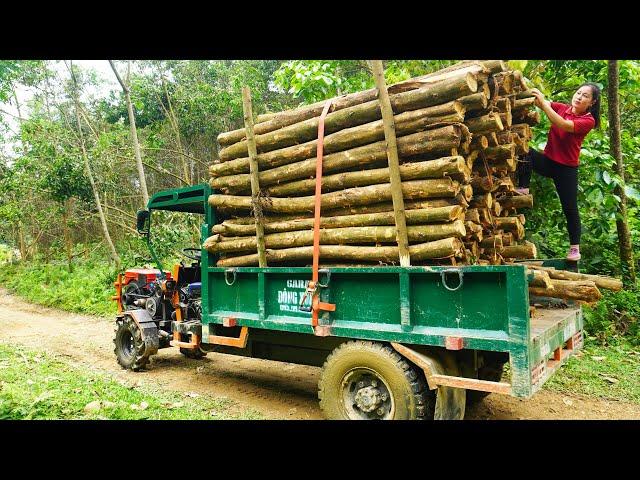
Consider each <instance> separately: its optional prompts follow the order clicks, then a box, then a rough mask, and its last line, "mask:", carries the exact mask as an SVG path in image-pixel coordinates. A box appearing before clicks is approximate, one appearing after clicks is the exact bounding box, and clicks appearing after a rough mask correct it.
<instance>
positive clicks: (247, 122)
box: [242, 87, 267, 267]
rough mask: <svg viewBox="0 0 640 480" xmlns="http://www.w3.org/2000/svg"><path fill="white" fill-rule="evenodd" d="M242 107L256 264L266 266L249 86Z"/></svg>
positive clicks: (243, 95)
mask: <svg viewBox="0 0 640 480" xmlns="http://www.w3.org/2000/svg"><path fill="white" fill-rule="evenodd" d="M242 109H243V111H244V126H245V129H246V130H247V147H248V150H249V169H250V172H251V197H252V203H253V214H254V216H255V220H256V240H257V243H258V265H259V266H260V267H266V266H267V256H266V254H265V249H264V228H263V225H262V222H263V218H262V209H261V208H260V203H259V202H260V200H259V198H258V196H259V193H260V184H259V181H258V162H257V161H256V157H257V156H258V152H257V150H256V141H255V137H254V135H253V109H252V107H251V92H250V91H249V87H242Z"/></svg>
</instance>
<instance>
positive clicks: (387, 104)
mask: <svg viewBox="0 0 640 480" xmlns="http://www.w3.org/2000/svg"><path fill="white" fill-rule="evenodd" d="M371 65H372V71H373V76H374V79H375V82H376V87H377V88H378V100H379V103H380V111H381V113H382V122H383V125H384V139H385V142H386V143H387V159H388V160H389V168H388V169H384V170H387V171H388V172H387V176H388V178H389V184H390V188H391V200H392V202H393V214H394V217H395V226H396V242H397V243H398V255H399V256H400V265H401V266H403V267H408V266H409V265H410V259H409V240H408V237H407V220H406V218H405V212H404V199H403V197H402V178H401V173H400V161H399V159H398V147H397V144H396V125H395V122H394V120H393V110H392V109H391V101H390V100H389V93H388V92H387V84H386V82H385V80H384V68H383V67H382V60H373V61H372V62H371Z"/></svg>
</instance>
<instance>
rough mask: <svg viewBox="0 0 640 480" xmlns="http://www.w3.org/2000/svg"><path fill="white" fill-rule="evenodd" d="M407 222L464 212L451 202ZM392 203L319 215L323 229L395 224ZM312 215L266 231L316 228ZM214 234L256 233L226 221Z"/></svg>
mask: <svg viewBox="0 0 640 480" xmlns="http://www.w3.org/2000/svg"><path fill="white" fill-rule="evenodd" d="M405 214H406V219H407V224H408V225H424V224H428V223H447V222H453V221H455V220H462V219H463V218H464V212H463V209H462V207H461V206H459V205H449V206H446V207H436V208H421V209H409V210H406V212H405ZM394 221H395V220H394V216H393V206H391V207H390V210H389V211H385V212H376V213H361V214H355V215H339V216H332V217H326V216H325V217H320V227H321V228H342V227H365V226H383V225H394V224H395V223H394ZM313 223H314V219H313V218H298V219H292V220H285V221H279V222H269V223H265V224H264V231H265V232H266V233H279V232H291V231H294V230H306V229H311V228H313ZM212 232H213V233H214V234H221V235H227V236H228V235H237V236H242V235H254V234H255V226H254V225H243V224H239V223H234V222H232V221H227V220H225V221H224V222H222V223H220V224H217V225H214V226H213V228H212Z"/></svg>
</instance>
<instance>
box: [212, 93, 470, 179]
mask: <svg viewBox="0 0 640 480" xmlns="http://www.w3.org/2000/svg"><path fill="white" fill-rule="evenodd" d="M394 120H395V122H396V133H397V134H398V136H404V135H409V134H411V133H415V132H417V131H421V130H425V129H426V128H428V127H429V126H430V125H437V124H440V123H456V122H462V121H463V120H464V108H463V107H462V106H461V104H460V103H457V102H449V103H446V104H444V105H438V106H436V107H429V108H424V109H419V110H411V111H408V112H403V113H400V114H398V115H396V116H395V117H394ZM432 128H433V127H432ZM383 139H384V128H383V123H382V120H376V121H374V122H369V123H366V124H364V125H357V126H355V127H351V128H344V129H342V130H340V131H337V132H335V133H333V134H331V135H327V136H326V137H324V142H323V153H324V154H325V155H328V154H330V153H335V152H341V151H343V150H347V149H352V148H355V147H359V146H362V145H368V144H371V143H373V142H378V141H379V140H383ZM317 145H318V140H317V139H313V140H310V141H308V142H305V143H302V144H299V145H293V146H289V147H285V148H281V149H277V150H273V151H270V152H265V153H261V154H259V155H258V156H257V160H258V164H259V166H260V168H261V169H262V170H266V169H269V168H274V167H278V166H282V165H287V164H291V163H294V162H297V161H300V160H305V159H309V158H312V157H315V156H316V155H317V150H316V148H317ZM248 165H249V163H248V158H246V157H245V158H236V159H234V160H229V161H228V162H223V163H220V164H214V165H213V166H212V167H210V173H211V175H212V176H216V177H217V176H222V175H228V174H230V173H245V172H247V171H248V170H249V168H248Z"/></svg>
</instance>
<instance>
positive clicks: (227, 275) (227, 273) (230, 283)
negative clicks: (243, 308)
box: [224, 268, 237, 286]
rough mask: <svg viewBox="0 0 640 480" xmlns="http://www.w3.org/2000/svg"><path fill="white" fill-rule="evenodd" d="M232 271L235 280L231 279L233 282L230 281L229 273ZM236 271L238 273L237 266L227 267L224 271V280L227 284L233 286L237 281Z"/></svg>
mask: <svg viewBox="0 0 640 480" xmlns="http://www.w3.org/2000/svg"><path fill="white" fill-rule="evenodd" d="M230 273H232V274H233V280H231V282H229V274H230ZM236 273H237V268H227V269H226V270H225V271H224V281H225V283H226V284H227V285H229V286H231V285H233V284H234V283H236Z"/></svg>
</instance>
